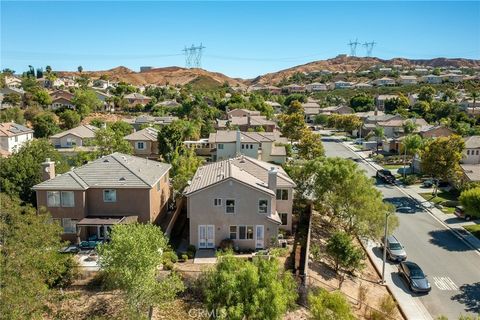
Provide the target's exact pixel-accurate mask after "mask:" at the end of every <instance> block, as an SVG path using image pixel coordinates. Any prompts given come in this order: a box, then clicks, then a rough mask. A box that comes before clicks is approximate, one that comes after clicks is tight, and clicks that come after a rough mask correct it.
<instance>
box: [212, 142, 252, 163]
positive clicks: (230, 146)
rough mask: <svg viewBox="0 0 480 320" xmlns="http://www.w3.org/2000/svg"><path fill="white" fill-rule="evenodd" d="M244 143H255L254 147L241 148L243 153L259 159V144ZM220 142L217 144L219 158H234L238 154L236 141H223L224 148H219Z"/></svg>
mask: <svg viewBox="0 0 480 320" xmlns="http://www.w3.org/2000/svg"><path fill="white" fill-rule="evenodd" d="M242 144H243V145H249V146H250V144H251V145H253V149H250V148H248V149H245V148H244V149H240V153H241V154H243V155H246V156H247V157H251V158H255V159H258V149H259V145H258V143H242ZM218 145H219V143H217V144H216V149H217V151H216V155H217V160H216V161H220V160H225V159H230V158H234V157H235V156H236V153H237V150H236V146H235V142H228V143H223V149H219V148H218Z"/></svg>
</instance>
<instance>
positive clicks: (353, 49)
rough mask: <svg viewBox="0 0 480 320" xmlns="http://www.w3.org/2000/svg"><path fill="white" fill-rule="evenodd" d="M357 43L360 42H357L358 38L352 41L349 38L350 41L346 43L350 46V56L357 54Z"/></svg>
mask: <svg viewBox="0 0 480 320" xmlns="http://www.w3.org/2000/svg"><path fill="white" fill-rule="evenodd" d="M359 44H360V42H358V39H355V41H354V42H352V40H350V42H349V43H348V45H349V46H350V56H352V57H356V56H357V46H358V45H359Z"/></svg>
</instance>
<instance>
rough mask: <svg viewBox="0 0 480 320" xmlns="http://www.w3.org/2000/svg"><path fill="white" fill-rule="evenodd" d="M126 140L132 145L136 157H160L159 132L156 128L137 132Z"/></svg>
mask: <svg viewBox="0 0 480 320" xmlns="http://www.w3.org/2000/svg"><path fill="white" fill-rule="evenodd" d="M124 139H125V140H127V141H128V142H129V143H130V144H131V145H132V147H133V152H134V154H135V155H136V156H154V155H158V130H157V129H155V128H145V129H142V130H139V131H136V132H134V133H132V134H129V135H128V136H126V137H125V138H124Z"/></svg>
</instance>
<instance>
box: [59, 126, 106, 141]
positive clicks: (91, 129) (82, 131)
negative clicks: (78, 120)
mask: <svg viewBox="0 0 480 320" xmlns="http://www.w3.org/2000/svg"><path fill="white" fill-rule="evenodd" d="M97 130H98V128H97V127H95V126H92V125H89V124H85V125H80V126H78V127H75V128H72V129H70V130H67V131H63V132H60V133H57V134H54V135H53V136H51V137H50V138H54V139H58V138H61V137H64V136H66V135H68V134H72V135H74V136H77V137H79V138H83V139H85V138H87V139H88V138H94V137H95V131H97Z"/></svg>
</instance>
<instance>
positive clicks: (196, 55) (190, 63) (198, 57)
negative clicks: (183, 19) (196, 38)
mask: <svg viewBox="0 0 480 320" xmlns="http://www.w3.org/2000/svg"><path fill="white" fill-rule="evenodd" d="M203 49H205V47H204V46H203V45H202V44H201V43H200V45H199V46H194V45H193V44H192V45H191V47H189V48H188V47H186V46H185V48H184V49H183V50H182V52H183V54H184V55H185V67H187V68H200V67H201V66H202V54H203Z"/></svg>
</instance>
